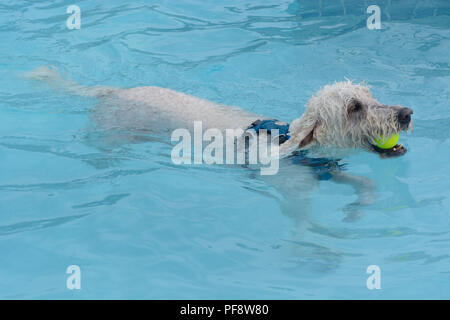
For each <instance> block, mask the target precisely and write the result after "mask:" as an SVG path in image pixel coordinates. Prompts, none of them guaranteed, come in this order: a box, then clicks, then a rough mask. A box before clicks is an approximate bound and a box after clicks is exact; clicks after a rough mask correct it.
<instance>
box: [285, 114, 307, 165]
mask: <svg viewBox="0 0 450 320" xmlns="http://www.w3.org/2000/svg"><path fill="white" fill-rule="evenodd" d="M315 127H316V121H315V120H311V119H309V120H306V117H302V118H300V119H296V120H294V121H292V123H291V125H290V126H289V132H288V134H289V135H290V136H291V137H290V138H289V140H287V141H286V142H285V143H283V144H282V145H281V146H280V157H286V156H288V155H290V154H291V153H292V152H294V151H296V150H301V149H303V148H306V147H307V146H308V145H309V144H311V143H312V142H313V141H314V129H315Z"/></svg>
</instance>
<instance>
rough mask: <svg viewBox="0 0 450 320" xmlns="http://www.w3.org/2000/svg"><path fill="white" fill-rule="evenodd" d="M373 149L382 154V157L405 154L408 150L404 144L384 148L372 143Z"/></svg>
mask: <svg viewBox="0 0 450 320" xmlns="http://www.w3.org/2000/svg"><path fill="white" fill-rule="evenodd" d="M370 145H371V147H372V149H373V151H374V152H375V153H377V154H379V155H380V157H381V158H392V157H399V156H403V155H404V154H405V153H406V152H407V151H408V150H407V149H406V148H405V147H404V146H403V145H402V144H396V145H395V146H393V147H392V148H390V149H382V148H379V147H377V146H376V145H374V144H370Z"/></svg>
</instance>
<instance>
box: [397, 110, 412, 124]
mask: <svg viewBox="0 0 450 320" xmlns="http://www.w3.org/2000/svg"><path fill="white" fill-rule="evenodd" d="M412 114H413V111H412V110H411V109H409V108H402V109H401V110H400V111H399V112H398V115H397V116H398V122H399V123H400V124H402V125H405V126H406V125H408V124H409V123H410V122H411V115H412Z"/></svg>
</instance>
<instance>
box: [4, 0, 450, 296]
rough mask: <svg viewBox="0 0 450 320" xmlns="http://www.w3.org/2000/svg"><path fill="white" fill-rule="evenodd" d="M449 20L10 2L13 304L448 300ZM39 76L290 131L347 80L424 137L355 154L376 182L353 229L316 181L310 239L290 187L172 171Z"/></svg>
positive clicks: (410, 5) (271, 5)
mask: <svg viewBox="0 0 450 320" xmlns="http://www.w3.org/2000/svg"><path fill="white" fill-rule="evenodd" d="M72 4H76V5H78V6H79V7H80V9H81V28H80V29H79V30H77V29H74V30H69V29H67V27H66V20H67V18H68V17H69V14H67V13H66V9H67V7H68V6H70V5H72ZM369 4H374V5H378V6H379V8H380V9H381V29H380V30H369V29H368V28H367V27H366V20H367V18H368V17H369V16H370V14H368V13H366V8H367V6H368V5H369ZM449 14H450V4H449V3H448V1H434V2H423V1H405V0H403V1H400V0H399V1H371V2H370V3H364V1H356V0H355V1H349V0H343V1H331V0H330V1H293V0H290V1H282V0H278V1H274V0H269V1H268V0H264V1H263V0H253V1H243V0H227V1H223V2H220V1H208V2H207V1H197V0H195V1H188V0H177V1H130V2H129V3H127V4H126V3H124V2H123V1H118V0H110V1H99V0H96V1H92V0H90V1H77V2H76V3H73V1H66V0H62V1H33V2H32V3H30V2H28V1H9V0H6V1H2V3H1V4H0V37H1V39H2V41H0V119H1V126H0V159H1V161H0V257H1V258H0V261H1V263H0V297H1V298H4V299H14V298H25V299H28V298H39V299H49V298H59V299H93V298H104V299H108V298H126V299H135V298H150V299H180V298H185V299H202V298H203V299H216V298H217V299H218V298H221V299H249V298H254V299H361V298H368V299H393V298H413V299H430V298H438V299H444V298H447V299H448V298H449V297H450V294H449V293H450V259H449V258H450V250H449V249H450V234H449V231H450V222H449V221H450V219H449V214H450V199H449V196H448V195H449V192H448V190H449V189H450V163H449V161H448V157H449V156H450V108H449V105H450V104H449V97H450V90H449V88H450V66H449V53H450V40H449V37H450V31H449V30H450V19H449ZM41 65H54V66H57V67H58V68H59V70H61V71H62V72H63V73H65V74H66V75H68V76H70V77H72V78H74V79H76V80H77V81H78V82H80V83H83V84H85V85H108V86H117V87H136V86H143V85H156V86H161V87H167V88H171V89H174V90H178V91H182V92H185V93H189V94H192V95H195V96H199V97H203V98H207V99H210V100H213V101H217V102H220V103H223V104H227V105H236V106H240V107H242V108H244V109H247V110H249V111H251V112H254V113H257V114H264V115H267V116H273V117H276V118H278V119H282V120H286V121H291V120H293V119H295V118H297V117H298V116H299V115H300V114H301V113H302V112H303V111H304V108H305V103H306V102H307V100H308V99H309V97H311V95H313V94H314V93H315V92H316V91H317V90H318V89H320V87H322V86H323V85H326V84H328V83H332V82H334V81H340V80H344V78H345V77H346V78H349V79H351V80H353V81H356V82H361V81H365V82H367V84H369V85H370V86H371V87H372V92H373V94H374V95H375V97H376V98H378V99H379V100H380V101H383V102H385V103H389V104H401V105H404V106H408V107H410V108H412V109H414V116H413V119H414V132H413V133H412V134H410V135H406V134H402V137H401V139H402V142H403V143H404V144H405V145H406V146H407V147H408V149H409V152H408V153H407V154H406V155H405V156H404V157H400V158H395V159H388V160H380V159H379V158H378V157H376V156H375V155H372V154H367V153H364V152H361V153H358V154H355V155H353V156H351V157H349V158H347V159H345V163H346V168H347V170H348V171H349V172H351V173H354V174H359V175H362V176H365V177H368V178H370V179H372V180H373V181H374V182H375V183H376V186H377V200H376V202H375V203H374V204H373V205H371V206H369V207H368V208H365V209H364V212H363V215H362V217H360V219H358V220H357V221H353V222H347V221H343V219H344V216H345V215H344V213H343V210H342V208H343V207H344V206H345V205H346V204H349V203H351V202H353V201H354V199H355V194H354V192H353V191H352V189H350V188H349V187H347V186H345V185H338V184H334V183H332V182H329V181H322V182H320V184H319V186H318V188H316V189H315V190H313V192H312V196H311V199H310V201H311V204H310V206H311V209H310V214H309V215H308V216H307V217H305V218H304V221H300V224H301V225H302V226H303V229H304V230H303V232H302V233H301V234H299V233H298V232H297V228H298V223H299V221H293V219H292V218H291V217H289V216H287V215H285V214H283V210H282V208H281V207H280V202H279V194H278V193H277V190H275V189H274V188H273V187H272V186H270V185H267V184H264V183H262V182H261V181H260V180H258V179H253V178H252V177H251V176H250V175H248V174H243V172H242V170H235V169H233V168H229V167H217V166H189V167H186V166H176V165H174V164H173V163H172V162H171V159H170V156H169V155H170V150H171V147H170V145H168V144H167V143H165V142H164V141H160V140H158V139H157V138H155V139H148V140H154V141H147V142H143V143H134V144H129V143H125V144H124V143H120V142H117V143H116V144H111V143H108V144H106V143H105V140H107V139H108V135H107V132H106V133H105V132H102V131H101V130H96V128H95V125H93V124H92V122H91V121H90V119H89V114H90V113H91V110H92V109H93V108H94V107H95V105H96V101H95V99H91V98H80V97H73V96H69V95H67V94H64V93H61V92H55V91H53V90H52V89H50V88H49V87H47V86H45V85H43V84H37V83H34V82H30V81H27V80H25V79H23V78H22V77H21V76H20V75H21V73H22V72H25V71H29V70H31V69H33V68H36V67H38V66H41ZM70 265H77V266H79V267H80V270H81V290H69V289H68V288H67V286H66V280H67V278H68V276H69V275H68V274H67V273H66V269H67V267H68V266H70ZM370 265H377V266H379V268H380V270H381V289H379V290H377V289H374V290H369V289H368V287H367V285H366V281H367V279H368V277H369V276H370V274H368V273H367V272H366V270H367V267H368V266H370Z"/></svg>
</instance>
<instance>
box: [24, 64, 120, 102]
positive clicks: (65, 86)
mask: <svg viewBox="0 0 450 320" xmlns="http://www.w3.org/2000/svg"><path fill="white" fill-rule="evenodd" d="M23 76H24V77H25V78H27V79H31V80H39V81H43V82H45V83H47V84H48V85H49V86H50V87H52V88H53V89H55V90H62V91H65V92H67V93H69V94H73V95H78V96H86V97H98V96H101V95H104V94H107V92H110V91H111V90H112V88H107V87H101V86H95V87H88V86H83V85H81V84H79V83H77V82H75V81H73V80H71V79H64V78H63V77H62V76H61V75H60V74H59V72H58V70H57V68H56V67H54V66H50V67H47V66H42V67H38V68H36V69H34V70H32V71H29V72H26V73H24V74H23Z"/></svg>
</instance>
